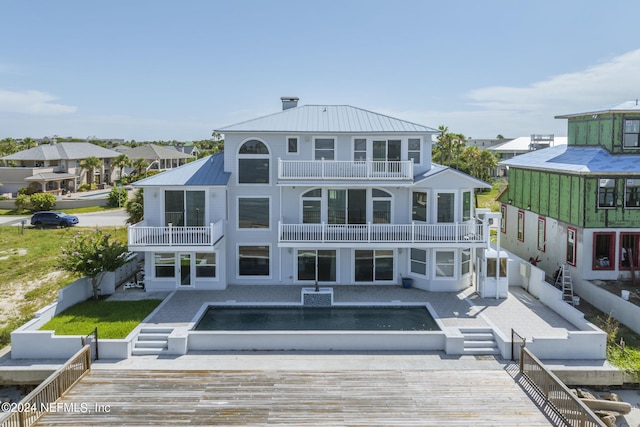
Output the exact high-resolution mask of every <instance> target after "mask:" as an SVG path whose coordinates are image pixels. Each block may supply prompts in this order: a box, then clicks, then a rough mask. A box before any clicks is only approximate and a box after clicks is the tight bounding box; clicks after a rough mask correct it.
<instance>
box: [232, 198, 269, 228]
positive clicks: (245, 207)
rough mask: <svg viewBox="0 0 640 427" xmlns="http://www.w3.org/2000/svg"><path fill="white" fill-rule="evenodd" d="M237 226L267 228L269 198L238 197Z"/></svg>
mask: <svg viewBox="0 0 640 427" xmlns="http://www.w3.org/2000/svg"><path fill="white" fill-rule="evenodd" d="M238 228H269V198H268V197H240V198H239V199H238Z"/></svg>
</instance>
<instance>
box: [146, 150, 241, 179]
mask: <svg viewBox="0 0 640 427" xmlns="http://www.w3.org/2000/svg"><path fill="white" fill-rule="evenodd" d="M230 175H231V174H230V173H229V172H225V171H224V153H217V154H213V155H211V156H207V157H203V158H202V159H200V160H195V161H193V162H191V163H187V164H186V165H183V166H180V167H177V168H173V169H169V170H167V171H164V172H162V173H159V174H157V175H153V176H150V177H149V178H145V179H141V180H140V181H136V182H135V183H134V184H133V186H134V187H156V186H159V187H166V186H175V185H187V186H188V185H196V186H201V185H227V182H229V176H230Z"/></svg>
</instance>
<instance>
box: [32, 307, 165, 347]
mask: <svg viewBox="0 0 640 427" xmlns="http://www.w3.org/2000/svg"><path fill="white" fill-rule="evenodd" d="M160 302H162V300H139V301H104V300H97V301H96V300H88V301H85V302H81V303H79V304H76V305H74V306H73V307H69V308H68V309H66V310H65V311H63V312H62V313H60V314H58V315H57V316H55V317H54V318H53V319H51V320H50V321H48V322H47V323H46V324H45V325H44V326H43V327H42V328H40V329H41V330H47V331H51V330H53V331H55V333H56V335H88V334H89V333H91V331H93V329H94V328H96V327H97V328H98V339H100V338H125V337H126V336H127V335H129V334H130V333H131V331H133V329H134V328H135V327H136V326H138V324H139V323H140V322H141V321H142V320H144V318H145V317H147V316H148V315H149V313H151V312H152V311H153V310H154V309H155V308H156V307H157V306H158V304H160Z"/></svg>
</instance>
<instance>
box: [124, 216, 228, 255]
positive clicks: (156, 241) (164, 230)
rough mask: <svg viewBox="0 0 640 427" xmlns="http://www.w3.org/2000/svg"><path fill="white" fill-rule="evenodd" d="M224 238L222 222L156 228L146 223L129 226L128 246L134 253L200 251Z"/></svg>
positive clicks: (211, 246)
mask: <svg viewBox="0 0 640 427" xmlns="http://www.w3.org/2000/svg"><path fill="white" fill-rule="evenodd" d="M223 236H224V224H223V221H222V220H220V221H218V222H216V223H215V224H209V225H206V226H188V227H181V226H175V225H168V226H162V227H154V226H148V225H145V222H144V221H142V222H139V223H137V224H134V225H131V226H129V229H128V245H129V249H130V250H132V251H162V250H168V251H173V250H185V251H188V250H198V249H204V248H213V246H215V244H216V243H217V242H218V241H220V239H222V237H223Z"/></svg>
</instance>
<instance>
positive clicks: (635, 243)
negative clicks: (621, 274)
mask: <svg viewBox="0 0 640 427" xmlns="http://www.w3.org/2000/svg"><path fill="white" fill-rule="evenodd" d="M638 252H640V233H620V270H630V269H631V267H633V269H634V270H637V269H638V264H639V263H640V254H639V253H638Z"/></svg>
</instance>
